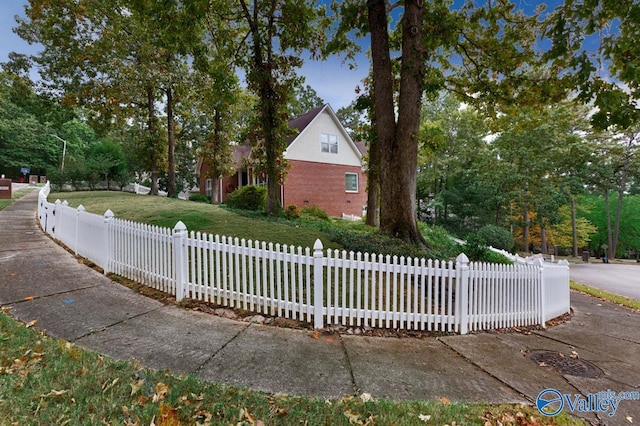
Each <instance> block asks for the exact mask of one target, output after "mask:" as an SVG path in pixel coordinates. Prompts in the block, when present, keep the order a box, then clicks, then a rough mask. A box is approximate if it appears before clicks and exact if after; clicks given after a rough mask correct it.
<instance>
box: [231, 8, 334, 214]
mask: <svg viewBox="0 0 640 426" xmlns="http://www.w3.org/2000/svg"><path fill="white" fill-rule="evenodd" d="M231 7H232V13H231V16H234V15H236V16H240V17H241V19H240V20H238V21H237V23H238V24H239V25H242V26H243V27H245V28H246V32H245V33H244V34H241V38H240V41H242V40H246V41H248V43H249V48H248V49H247V54H246V56H245V58H244V60H243V61H242V63H243V66H244V68H245V70H246V79H247V84H248V87H249V89H250V90H251V91H252V92H253V93H255V94H256V95H257V97H258V106H257V111H256V115H257V117H258V122H257V123H256V128H257V132H256V133H255V134H254V138H253V139H254V141H255V148H256V149H255V150H254V153H255V154H257V155H258V156H260V157H261V159H262V165H263V169H264V174H265V177H266V180H267V205H266V208H265V211H266V213H267V214H268V215H278V214H280V208H281V205H280V204H281V203H280V185H281V184H282V182H283V180H284V176H285V174H286V169H287V164H286V161H285V160H284V158H283V152H284V150H285V148H286V140H287V136H290V135H291V129H290V128H289V127H288V124H287V123H288V115H287V105H286V102H287V100H289V99H291V97H292V94H293V90H294V88H295V86H296V84H297V83H298V82H299V77H297V75H296V74H295V69H296V68H298V67H300V66H301V65H302V59H301V54H302V51H303V50H304V49H311V50H312V51H314V50H316V48H317V46H318V45H319V44H320V43H321V42H322V40H323V32H322V31H323V27H322V25H321V21H320V18H321V12H322V9H320V8H318V7H316V5H315V2H313V1H310V0H304V1H296V0H269V1H266V0H237V4H235V2H231ZM233 10H235V13H233ZM241 47H242V46H241Z"/></svg>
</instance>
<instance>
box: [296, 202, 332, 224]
mask: <svg viewBox="0 0 640 426" xmlns="http://www.w3.org/2000/svg"><path fill="white" fill-rule="evenodd" d="M302 214H306V215H309V216H313V217H317V218H318V219H323V220H329V215H328V214H327V212H326V211H324V210H322V209H321V208H320V207H318V206H316V205H313V206H306V207H303V208H302Z"/></svg>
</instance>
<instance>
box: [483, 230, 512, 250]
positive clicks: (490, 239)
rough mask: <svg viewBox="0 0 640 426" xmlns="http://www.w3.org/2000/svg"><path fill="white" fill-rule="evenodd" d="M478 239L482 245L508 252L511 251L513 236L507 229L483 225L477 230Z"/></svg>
mask: <svg viewBox="0 0 640 426" xmlns="http://www.w3.org/2000/svg"><path fill="white" fill-rule="evenodd" d="M478 238H479V240H480V241H481V242H482V244H484V245H486V246H492V247H495V248H497V249H502V250H507V251H510V250H511V249H513V235H511V232H509V231H508V230H507V229H505V228H502V227H500V226H495V225H485V226H483V227H482V228H480V229H479V230H478Z"/></svg>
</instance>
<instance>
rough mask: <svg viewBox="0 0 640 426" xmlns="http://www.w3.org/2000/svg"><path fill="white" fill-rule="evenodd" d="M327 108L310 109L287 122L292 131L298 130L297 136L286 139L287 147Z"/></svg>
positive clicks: (324, 106)
mask: <svg viewBox="0 0 640 426" xmlns="http://www.w3.org/2000/svg"><path fill="white" fill-rule="evenodd" d="M327 106H328V104H325V105H322V106H319V107H317V108H314V109H312V110H311V111H309V112H306V113H304V114H302V115H300V116H298V117H296V118H294V119H293V120H291V121H289V127H291V128H292V129H296V130H298V134H295V135H292V136H289V137H288V138H287V146H288V145H291V142H293V141H294V140H296V138H297V137H298V135H299V134H300V133H302V131H303V130H304V129H306V128H307V126H308V125H309V124H311V122H312V121H313V120H314V119H315V118H316V117H317V116H318V115H319V114H320V113H321V112H322V111H323V110H324V109H325V108H326V107H327Z"/></svg>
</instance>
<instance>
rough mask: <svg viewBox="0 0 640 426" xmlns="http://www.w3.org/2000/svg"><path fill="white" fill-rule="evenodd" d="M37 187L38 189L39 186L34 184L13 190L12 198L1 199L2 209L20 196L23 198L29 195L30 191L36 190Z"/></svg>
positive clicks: (0, 207) (0, 205) (0, 206)
mask: <svg viewBox="0 0 640 426" xmlns="http://www.w3.org/2000/svg"><path fill="white" fill-rule="evenodd" d="M36 189H38V188H36V187H33V186H25V187H23V188H20V189H18V190H15V191H12V192H11V199H10V200H0V210H2V209H4V208H5V207H8V206H10V205H11V204H12V203H13V202H14V201H15V200H17V199H18V198H22V197H24V196H25V195H27V194H28V193H30V192H31V191H35V190H36Z"/></svg>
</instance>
